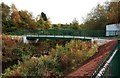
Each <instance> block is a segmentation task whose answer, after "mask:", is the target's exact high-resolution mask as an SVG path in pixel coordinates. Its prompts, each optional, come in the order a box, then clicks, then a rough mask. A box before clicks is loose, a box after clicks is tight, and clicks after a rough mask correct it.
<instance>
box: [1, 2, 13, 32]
mask: <svg viewBox="0 0 120 78" xmlns="http://www.w3.org/2000/svg"><path fill="white" fill-rule="evenodd" d="M0 7H1V10H2V32H3V33H8V32H12V31H13V29H12V26H13V23H12V21H11V16H10V7H9V6H8V5H6V4H4V3H3V2H2V3H1V4H0Z"/></svg>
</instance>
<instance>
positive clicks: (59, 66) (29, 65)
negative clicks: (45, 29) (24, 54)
mask: <svg viewBox="0 0 120 78" xmlns="http://www.w3.org/2000/svg"><path fill="white" fill-rule="evenodd" d="M97 48H98V47H97V45H96V43H91V42H83V41H80V40H78V41H74V40H71V41H70V42H69V43H66V44H65V46H64V47H63V46H60V45H56V48H55V49H51V51H50V54H49V55H44V56H41V57H32V58H31V59H30V60H24V61H23V63H21V65H20V66H19V67H18V68H16V69H14V70H12V73H10V74H9V73H8V72H6V73H7V74H9V75H10V76H64V75H65V74H67V73H68V72H70V71H72V70H75V69H76V68H77V67H78V66H79V65H80V64H82V63H83V62H84V61H85V60H86V59H88V58H89V57H91V56H93V55H94V54H95V52H97ZM9 72H10V71H9ZM4 76H6V75H4Z"/></svg>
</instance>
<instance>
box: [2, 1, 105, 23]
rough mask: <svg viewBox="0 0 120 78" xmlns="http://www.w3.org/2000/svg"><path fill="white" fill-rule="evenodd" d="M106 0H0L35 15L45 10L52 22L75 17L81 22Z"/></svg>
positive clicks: (69, 19)
mask: <svg viewBox="0 0 120 78" xmlns="http://www.w3.org/2000/svg"><path fill="white" fill-rule="evenodd" d="M105 1H106V0H0V3H1V2H4V3H5V4H7V5H9V6H10V5H11V4H12V3H13V4H15V5H16V7H17V8H18V10H28V11H29V12H31V13H32V14H33V15H34V17H36V16H37V15H38V14H40V13H41V12H44V13H45V14H46V15H47V17H48V18H50V21H51V23H70V22H72V21H73V19H74V18H76V19H77V20H78V22H79V23H81V22H82V17H85V15H86V14H87V13H88V12H90V10H91V9H92V8H93V7H95V6H96V5H97V4H98V3H103V2H105Z"/></svg>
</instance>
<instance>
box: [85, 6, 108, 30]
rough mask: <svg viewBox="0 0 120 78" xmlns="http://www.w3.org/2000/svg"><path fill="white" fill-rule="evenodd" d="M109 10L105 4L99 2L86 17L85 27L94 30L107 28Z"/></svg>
mask: <svg viewBox="0 0 120 78" xmlns="http://www.w3.org/2000/svg"><path fill="white" fill-rule="evenodd" d="M107 21H108V20H107V12H106V9H105V8H104V6H103V5H100V4H98V5H97V6H96V7H95V8H94V9H93V10H92V11H91V12H90V13H89V14H88V15H87V17H86V18H85V21H84V28H85V29H92V30H96V29H97V30H103V29H104V30H105V27H106V24H107Z"/></svg>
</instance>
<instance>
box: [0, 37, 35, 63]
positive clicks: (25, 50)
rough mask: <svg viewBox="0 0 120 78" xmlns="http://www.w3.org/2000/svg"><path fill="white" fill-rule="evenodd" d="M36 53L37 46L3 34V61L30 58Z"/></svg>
mask: <svg viewBox="0 0 120 78" xmlns="http://www.w3.org/2000/svg"><path fill="white" fill-rule="evenodd" d="M34 53H35V47H34V46H32V45H29V44H23V43H21V42H18V41H17V39H16V40H12V38H11V37H10V36H6V35H3V36H2V61H3V62H7V61H13V60H16V59H29V58H30V57H31V56H32V55H33V54H34Z"/></svg>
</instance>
